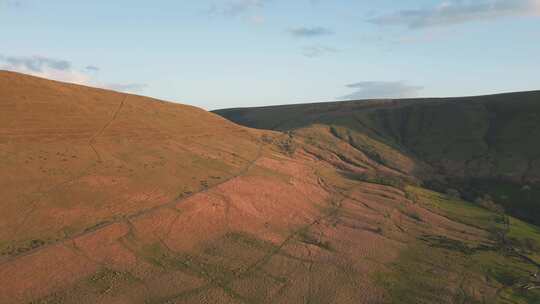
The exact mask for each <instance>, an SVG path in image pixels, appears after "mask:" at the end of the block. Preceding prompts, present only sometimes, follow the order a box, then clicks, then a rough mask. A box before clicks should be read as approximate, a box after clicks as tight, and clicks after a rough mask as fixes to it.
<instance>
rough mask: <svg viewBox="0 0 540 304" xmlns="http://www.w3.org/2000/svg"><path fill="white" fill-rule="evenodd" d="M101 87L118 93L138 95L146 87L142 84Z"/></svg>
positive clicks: (111, 84) (114, 84)
mask: <svg viewBox="0 0 540 304" xmlns="http://www.w3.org/2000/svg"><path fill="white" fill-rule="evenodd" d="M102 87H103V88H105V89H110V90H114V91H120V92H130V93H140V92H142V91H144V89H146V88H147V87H148V85H147V84H144V83H109V84H106V85H104V86H102Z"/></svg>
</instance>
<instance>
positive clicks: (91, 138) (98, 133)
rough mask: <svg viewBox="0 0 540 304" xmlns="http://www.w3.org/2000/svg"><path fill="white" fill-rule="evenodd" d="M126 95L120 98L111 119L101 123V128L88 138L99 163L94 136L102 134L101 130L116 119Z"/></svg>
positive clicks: (99, 158)
mask: <svg viewBox="0 0 540 304" xmlns="http://www.w3.org/2000/svg"><path fill="white" fill-rule="evenodd" d="M128 97H129V95H125V96H124V99H122V101H121V102H120V104H119V105H118V108H117V109H116V111H114V113H113V115H112V117H111V119H110V120H109V121H108V122H107V123H106V124H105V125H103V127H101V129H99V130H98V131H97V132H96V133H95V134H94V135H92V137H90V139H89V140H88V145H90V148H92V150H93V151H94V153H95V154H96V157H97V161H98V162H99V163H101V155H100V154H99V152H98V150H97V149H96V147H94V143H95V142H96V138H98V137H99V136H101V134H103V132H105V130H106V129H107V128H108V127H109V126H110V125H111V124H112V123H113V121H115V120H116V117H117V116H118V113H120V111H121V110H122V107H124V103H125V102H126V101H127V99H128Z"/></svg>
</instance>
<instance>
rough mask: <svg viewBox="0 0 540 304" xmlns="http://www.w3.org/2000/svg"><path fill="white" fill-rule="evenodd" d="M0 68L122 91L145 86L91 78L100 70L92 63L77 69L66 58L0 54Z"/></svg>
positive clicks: (141, 89) (134, 89) (131, 90)
mask: <svg viewBox="0 0 540 304" xmlns="http://www.w3.org/2000/svg"><path fill="white" fill-rule="evenodd" d="M0 69H2V70H8V71H13V72H19V73H23V74H28V75H33V76H37V77H42V78H47V79H52V80H58V81H63V82H69V83H75V84H82V85H88V86H93V87H100V88H105V89H111V90H116V91H122V92H133V93H139V92H142V91H143V90H144V89H145V88H146V87H147V85H146V84H142V83H125V84H123V83H102V82H100V81H97V80H96V79H94V78H93V76H94V75H95V74H96V73H97V72H99V70H100V69H99V68H98V67H96V66H94V65H88V66H86V67H85V68H84V69H80V70H79V69H76V68H74V67H73V65H72V64H71V62H69V61H67V60H63V59H56V58H51V57H45V56H3V55H0Z"/></svg>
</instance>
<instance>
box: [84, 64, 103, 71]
mask: <svg viewBox="0 0 540 304" xmlns="http://www.w3.org/2000/svg"><path fill="white" fill-rule="evenodd" d="M84 69H85V70H87V71H91V72H99V70H100V68H99V67H97V66H95V65H87V66H86V67H85V68H84Z"/></svg>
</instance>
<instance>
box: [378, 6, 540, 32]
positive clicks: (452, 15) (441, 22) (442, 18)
mask: <svg viewBox="0 0 540 304" xmlns="http://www.w3.org/2000/svg"><path fill="white" fill-rule="evenodd" d="M527 15H538V16H540V0H448V1H443V2H441V3H440V4H439V5H438V6H436V7H431V8H422V9H411V10H401V11H398V12H395V13H392V14H388V15H382V16H378V17H375V18H372V19H370V20H369V21H370V22H372V23H375V24H378V25H383V26H392V25H393V26H405V27H408V28H410V29H419V28H427V27H435V26H448V25H455V24H461V23H466V22H472V21H478V20H491V19H497V18H501V17H510V16H527Z"/></svg>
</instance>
